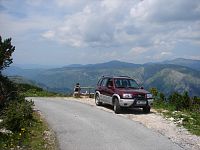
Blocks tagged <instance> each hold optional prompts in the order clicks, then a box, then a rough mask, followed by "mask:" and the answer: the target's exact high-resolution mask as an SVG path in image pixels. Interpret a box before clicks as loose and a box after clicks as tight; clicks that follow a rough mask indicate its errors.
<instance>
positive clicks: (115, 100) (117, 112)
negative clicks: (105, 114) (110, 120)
mask: <svg viewBox="0 0 200 150" xmlns="http://www.w3.org/2000/svg"><path fill="white" fill-rule="evenodd" d="M113 109H114V112H115V113H116V114H119V113H120V111H121V107H120V105H119V100H118V99H117V98H115V99H114V107H113Z"/></svg>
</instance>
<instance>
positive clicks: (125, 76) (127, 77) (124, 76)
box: [119, 76, 131, 78]
mask: <svg viewBox="0 0 200 150" xmlns="http://www.w3.org/2000/svg"><path fill="white" fill-rule="evenodd" d="M119 77H127V78H131V77H129V76H119Z"/></svg>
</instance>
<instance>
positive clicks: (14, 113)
mask: <svg viewBox="0 0 200 150" xmlns="http://www.w3.org/2000/svg"><path fill="white" fill-rule="evenodd" d="M32 106H33V102H32V101H27V100H25V99H24V98H19V99H18V100H15V101H12V102H10V103H9V105H8V106H7V107H6V108H5V109H4V117H3V126H4V127H5V128H6V129H8V130H11V131H12V132H20V131H21V129H23V128H27V127H30V126H31V122H32V121H33V110H32Z"/></svg>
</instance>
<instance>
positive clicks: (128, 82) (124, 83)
mask: <svg viewBox="0 0 200 150" xmlns="http://www.w3.org/2000/svg"><path fill="white" fill-rule="evenodd" d="M115 87H116V88H133V89H139V85H138V84H137V83H136V81H135V80H133V79H115Z"/></svg>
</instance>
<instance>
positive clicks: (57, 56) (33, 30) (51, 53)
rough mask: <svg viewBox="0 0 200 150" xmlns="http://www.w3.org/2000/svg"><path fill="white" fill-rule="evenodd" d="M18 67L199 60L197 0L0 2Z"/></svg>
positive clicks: (0, 18)
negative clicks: (23, 65) (180, 58)
mask: <svg viewBox="0 0 200 150" xmlns="http://www.w3.org/2000/svg"><path fill="white" fill-rule="evenodd" d="M0 35H1V36H2V37H3V38H8V37H12V41H13V44H14V45H15V46H16V50H15V52H14V56H13V57H14V62H15V63H17V64H43V65H67V64H75V63H82V64H88V63H99V62H107V61H110V60H120V61H127V62H132V63H145V62H155V61H162V60H166V59H173V58H179V57H182V58H192V59H200V0H0Z"/></svg>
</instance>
